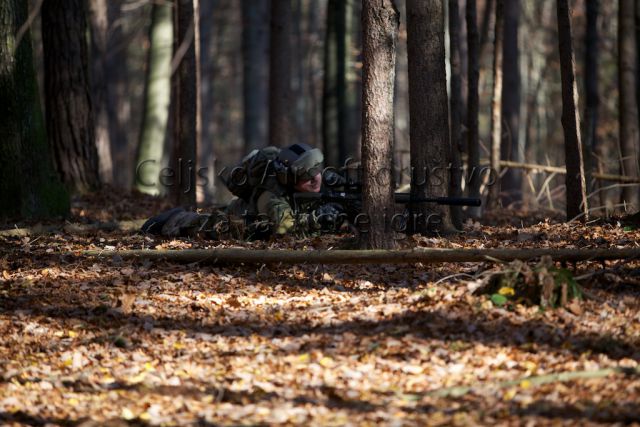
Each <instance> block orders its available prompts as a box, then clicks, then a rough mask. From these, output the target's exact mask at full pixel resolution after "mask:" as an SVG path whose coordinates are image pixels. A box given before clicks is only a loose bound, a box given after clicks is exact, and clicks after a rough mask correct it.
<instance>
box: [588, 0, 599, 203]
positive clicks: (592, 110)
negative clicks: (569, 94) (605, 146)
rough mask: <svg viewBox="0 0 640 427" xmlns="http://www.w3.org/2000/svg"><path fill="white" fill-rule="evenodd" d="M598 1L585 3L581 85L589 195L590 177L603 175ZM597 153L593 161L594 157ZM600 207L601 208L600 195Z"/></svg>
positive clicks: (594, 184)
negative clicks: (599, 116) (600, 126)
mask: <svg viewBox="0 0 640 427" xmlns="http://www.w3.org/2000/svg"><path fill="white" fill-rule="evenodd" d="M599 3H600V0H589V1H587V2H586V8H587V28H586V32H585V43H584V44H585V65H584V86H585V95H586V103H585V104H586V107H585V117H584V119H585V123H584V129H585V132H584V150H585V151H584V160H585V179H586V181H587V192H588V193H591V192H592V191H594V190H595V189H596V187H597V183H596V181H595V180H592V174H593V173H594V172H595V171H598V172H602V167H601V166H600V165H599V163H600V160H599V159H600V158H601V156H600V154H604V153H602V152H601V149H602V147H600V144H598V134H597V129H598V108H599V107H600V95H599V93H598V59H599V56H600V52H599V49H598V39H599V36H598V13H599V12H598V9H599V8H600V6H599ZM594 153H598V156H597V157H596V158H595V159H594V156H593V154H594ZM598 194H599V195H600V197H601V199H600V203H599V204H600V205H604V200H603V199H602V192H601V191H600V192H599V193H598Z"/></svg>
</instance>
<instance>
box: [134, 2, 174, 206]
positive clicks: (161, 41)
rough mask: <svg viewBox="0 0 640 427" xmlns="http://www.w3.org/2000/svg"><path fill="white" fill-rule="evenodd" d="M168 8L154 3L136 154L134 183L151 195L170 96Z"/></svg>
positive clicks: (157, 188) (157, 190)
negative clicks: (140, 128)
mask: <svg viewBox="0 0 640 427" xmlns="http://www.w3.org/2000/svg"><path fill="white" fill-rule="evenodd" d="M171 11H172V7H171V5H170V4H168V3H154V4H153V9H152V12H151V14H152V16H151V27H150V28H149V41H150V47H149V55H148V57H149V59H148V61H147V64H148V65H147V76H146V84H145V94H144V112H143V116H142V130H141V132H140V139H139V141H138V154H137V156H136V170H135V178H136V182H135V187H136V188H137V189H138V191H140V192H142V193H147V194H153V195H158V194H160V192H161V191H160V185H159V181H158V179H159V175H160V168H161V165H160V163H161V162H162V152H163V149H164V140H165V137H166V133H167V123H168V118H169V102H170V100H171V54H172V47H173V22H172V17H171Z"/></svg>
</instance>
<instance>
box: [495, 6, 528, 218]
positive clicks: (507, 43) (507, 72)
mask: <svg viewBox="0 0 640 427" xmlns="http://www.w3.org/2000/svg"><path fill="white" fill-rule="evenodd" d="M503 5H504V38H503V43H504V44H503V56H502V58H503V63H502V75H503V79H504V80H503V86H502V123H503V124H504V125H505V128H504V129H502V130H501V131H502V143H501V148H500V151H501V157H502V159H503V160H512V161H516V162H522V161H524V155H523V147H521V146H520V142H519V138H518V135H519V121H520V66H519V64H518V25H519V22H520V0H506V1H504V2H503ZM500 191H501V193H502V205H503V206H509V205H510V204H511V203H513V202H517V201H520V200H522V173H521V172H520V171H519V170H514V169H509V170H507V172H506V173H505V174H504V176H503V177H502V184H501V185H500Z"/></svg>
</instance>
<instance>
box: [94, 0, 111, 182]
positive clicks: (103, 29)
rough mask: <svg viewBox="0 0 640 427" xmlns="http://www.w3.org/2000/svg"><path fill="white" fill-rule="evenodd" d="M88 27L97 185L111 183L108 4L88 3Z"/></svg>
mask: <svg viewBox="0 0 640 427" xmlns="http://www.w3.org/2000/svg"><path fill="white" fill-rule="evenodd" d="M89 9H90V11H89V12H90V13H89V16H90V23H91V55H90V58H91V95H92V101H93V109H94V125H95V128H94V135H95V138H96V148H97V150H98V167H99V172H100V181H101V182H103V183H105V184H111V183H113V161H112V159H111V137H110V134H109V114H108V111H107V75H106V74H107V72H106V63H105V62H106V56H107V41H108V39H109V35H108V34H109V19H108V13H107V0H91V1H90V2H89Z"/></svg>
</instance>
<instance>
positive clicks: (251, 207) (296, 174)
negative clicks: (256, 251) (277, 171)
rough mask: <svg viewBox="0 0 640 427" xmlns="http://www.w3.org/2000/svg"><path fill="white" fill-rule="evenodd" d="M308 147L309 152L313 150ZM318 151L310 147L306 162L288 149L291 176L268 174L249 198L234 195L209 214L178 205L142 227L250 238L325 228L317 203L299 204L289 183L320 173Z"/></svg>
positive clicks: (170, 233)
mask: <svg viewBox="0 0 640 427" xmlns="http://www.w3.org/2000/svg"><path fill="white" fill-rule="evenodd" d="M294 146H297V144H294ZM304 147H308V146H304ZM309 149H310V147H309V148H308V149H307V151H306V153H309V152H310V150H309ZM285 150H286V149H285ZM318 153H319V150H313V151H311V155H310V156H307V157H309V158H308V159H304V160H306V164H305V163H304V162H303V163H301V164H298V163H300V162H297V161H296V157H295V153H294V154H292V155H291V156H290V158H289V159H287V158H286V154H287V153H286V152H285V156H283V157H285V160H284V162H283V163H284V164H286V165H287V166H289V167H288V169H287V172H286V173H287V174H288V176H269V177H267V178H266V179H265V180H263V182H262V183H261V184H260V185H258V186H256V187H255V188H254V189H253V192H252V194H251V197H250V198H249V200H248V202H247V201H245V200H243V199H240V198H235V199H233V200H232V201H231V203H230V204H229V206H228V207H227V208H226V209H224V210H223V211H218V212H214V213H212V214H210V215H205V214H198V213H195V212H187V211H185V210H184V209H181V208H175V209H172V210H170V211H167V212H165V213H163V214H160V215H158V216H156V217H153V218H151V219H149V220H148V221H147V222H146V223H145V225H143V226H142V230H143V231H145V232H150V233H152V234H161V235H163V236H168V237H177V236H193V235H203V236H205V237H208V238H214V239H224V238H234V239H248V240H255V239H264V238H267V237H269V236H271V235H274V234H275V235H283V234H293V235H296V236H299V237H305V236H308V235H310V234H313V233H316V232H318V231H320V229H321V228H322V226H321V224H320V221H319V218H318V215H315V214H314V212H315V210H316V209H317V208H318V207H319V206H318V203H317V202H315V203H314V202H308V203H302V204H298V205H297V206H296V205H295V204H294V203H293V198H292V194H293V191H294V190H293V186H292V185H286V184H287V180H288V179H290V180H291V181H289V183H292V182H295V180H296V179H308V176H309V175H310V174H316V173H319V172H318V170H319V169H318V166H319V165H320V164H321V162H322V153H320V154H318ZM288 154H291V153H288ZM290 160H292V161H290ZM289 163H291V164H290V165H289ZM311 176H314V175H311ZM283 182H284V184H283Z"/></svg>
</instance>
